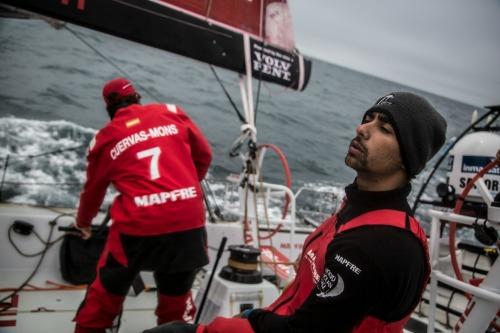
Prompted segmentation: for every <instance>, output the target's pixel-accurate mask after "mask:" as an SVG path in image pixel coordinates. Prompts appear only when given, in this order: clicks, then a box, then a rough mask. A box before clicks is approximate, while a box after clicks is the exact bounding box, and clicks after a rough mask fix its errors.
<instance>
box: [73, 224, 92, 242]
mask: <svg viewBox="0 0 500 333" xmlns="http://www.w3.org/2000/svg"><path fill="white" fill-rule="evenodd" d="M73 226H74V227H75V228H76V229H78V231H80V233H81V234H80V237H82V239H83V240H87V239H89V238H90V237H92V228H91V227H90V226H88V227H79V226H78V224H77V223H74V224H73Z"/></svg>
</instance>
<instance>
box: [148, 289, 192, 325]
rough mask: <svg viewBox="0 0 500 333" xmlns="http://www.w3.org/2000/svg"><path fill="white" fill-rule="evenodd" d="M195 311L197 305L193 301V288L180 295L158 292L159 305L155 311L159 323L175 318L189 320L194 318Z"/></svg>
mask: <svg viewBox="0 0 500 333" xmlns="http://www.w3.org/2000/svg"><path fill="white" fill-rule="evenodd" d="M195 312H196V306H195V305H194V302H193V297H192V294H191V290H190V291H188V292H187V293H185V294H182V295H178V296H169V295H163V294H160V293H158V306H157V307H156V311H155V314H156V317H157V324H158V325H161V324H164V323H168V322H171V321H174V320H180V321H184V322H188V321H190V320H193V319H194V314H195Z"/></svg>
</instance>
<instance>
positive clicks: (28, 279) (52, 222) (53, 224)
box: [0, 214, 64, 313]
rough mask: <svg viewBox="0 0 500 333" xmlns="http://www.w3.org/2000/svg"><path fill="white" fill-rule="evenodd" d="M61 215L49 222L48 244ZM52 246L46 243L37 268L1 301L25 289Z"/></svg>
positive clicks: (2, 310)
mask: <svg viewBox="0 0 500 333" xmlns="http://www.w3.org/2000/svg"><path fill="white" fill-rule="evenodd" d="M62 215H64V214H61V215H60V216H62ZM60 216H58V217H56V218H55V219H54V220H52V221H50V222H49V225H50V230H49V236H48V238H47V244H50V243H51V241H52V235H53V233H54V228H55V226H56V225H57V219H58V218H59V217H60ZM50 247H51V245H46V246H45V248H44V249H43V251H42V253H40V259H39V260H38V263H37V264H36V267H35V269H34V270H33V271H32V272H31V274H30V275H29V276H28V278H27V279H26V280H25V281H24V282H23V283H22V284H21V285H20V286H19V287H17V288H16V289H15V290H14V291H13V292H12V293H10V294H9V295H7V296H5V297H3V298H2V299H0V303H3V302H5V301H6V300H8V299H9V298H11V297H13V296H14V295H17V294H18V293H19V292H20V291H22V290H23V288H24V287H25V286H26V285H27V284H28V283H30V281H31V279H32V278H33V277H34V276H35V274H36V273H37V272H38V269H39V268H40V266H41V265H42V262H43V259H44V258H45V254H46V253H47V251H48V250H49V248H50ZM10 308H11V306H6V307H5V308H2V309H0V313H3V312H5V311H8V310H9V309H10Z"/></svg>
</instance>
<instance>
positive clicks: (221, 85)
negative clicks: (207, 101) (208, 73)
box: [209, 64, 246, 124]
mask: <svg viewBox="0 0 500 333" xmlns="http://www.w3.org/2000/svg"><path fill="white" fill-rule="evenodd" d="M209 66H210V69H211V70H212V73H213V74H214V76H215V79H216V80H217V82H218V83H219V85H220V87H221V88H222V91H224V94H226V97H227V99H228V100H229V103H231V105H232V106H233V109H234V111H236V115H237V116H238V118H239V119H240V121H241V122H242V123H243V124H246V121H245V118H243V116H242V115H241V112H240V110H239V109H238V107H237V106H236V103H234V100H233V99H232V98H231V95H230V94H229V92H228V91H227V89H226V87H225V86H224V83H222V81H221V79H220V78H219V75H218V74H217V72H216V71H215V68H214V66H213V65H212V64H210V65H209Z"/></svg>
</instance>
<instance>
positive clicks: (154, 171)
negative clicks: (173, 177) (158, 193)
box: [137, 147, 161, 180]
mask: <svg viewBox="0 0 500 333" xmlns="http://www.w3.org/2000/svg"><path fill="white" fill-rule="evenodd" d="M160 154H161V149H160V147H154V148H150V149H146V150H142V151H140V152H138V153H137V158H138V159H143V158H146V157H150V156H151V163H150V164H149V172H150V175H151V179H152V180H154V179H158V178H160V171H159V170H158V160H159V158H160Z"/></svg>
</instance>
